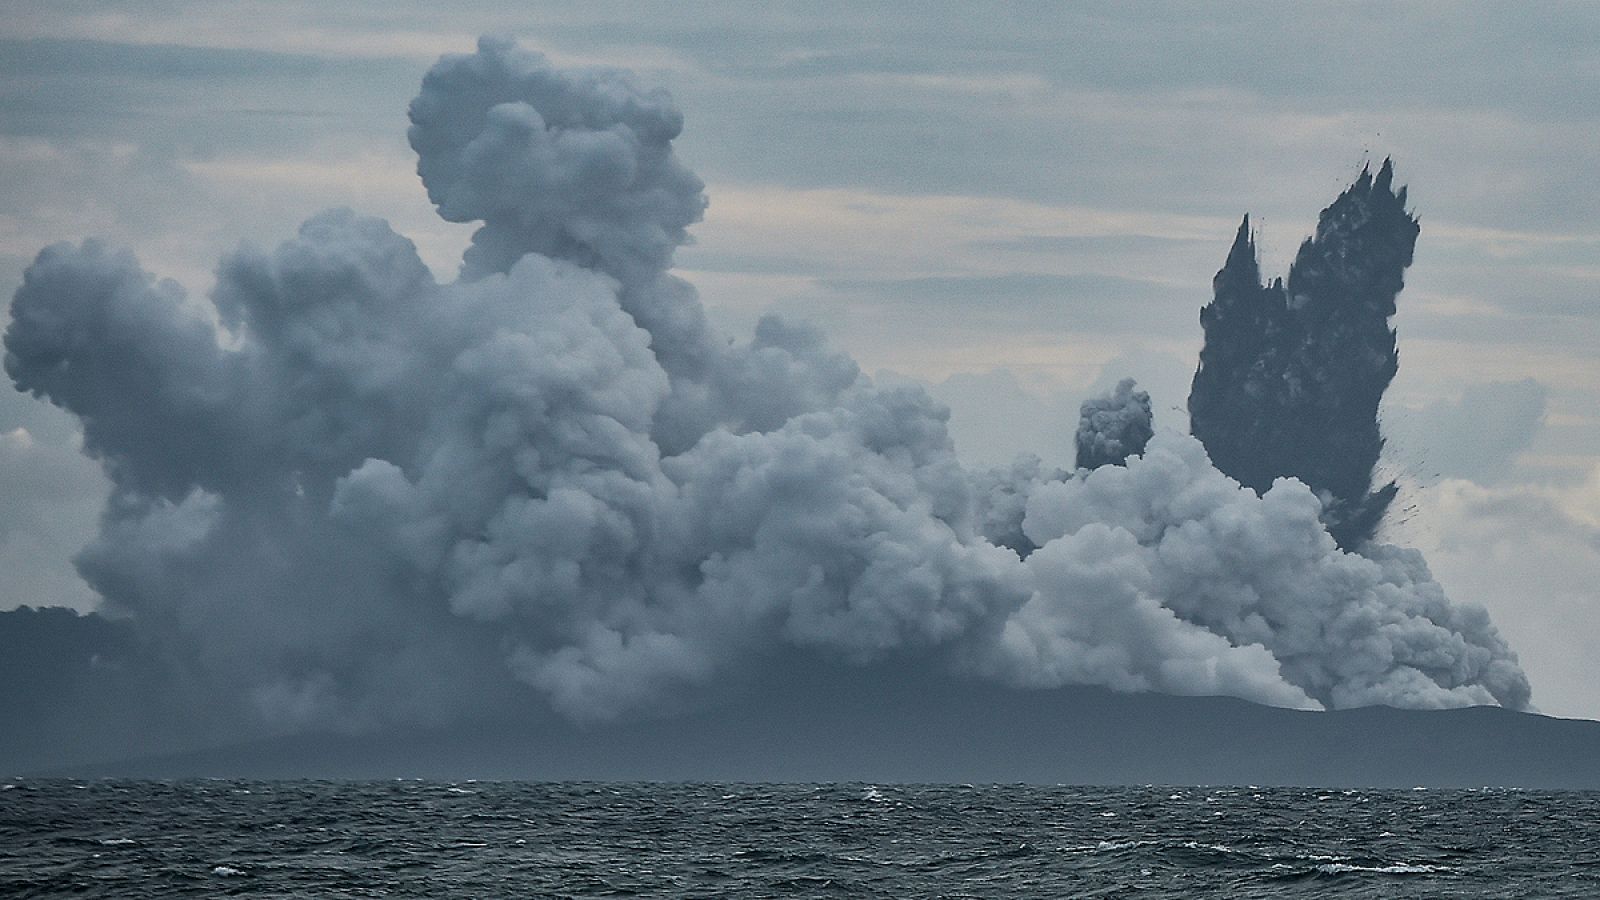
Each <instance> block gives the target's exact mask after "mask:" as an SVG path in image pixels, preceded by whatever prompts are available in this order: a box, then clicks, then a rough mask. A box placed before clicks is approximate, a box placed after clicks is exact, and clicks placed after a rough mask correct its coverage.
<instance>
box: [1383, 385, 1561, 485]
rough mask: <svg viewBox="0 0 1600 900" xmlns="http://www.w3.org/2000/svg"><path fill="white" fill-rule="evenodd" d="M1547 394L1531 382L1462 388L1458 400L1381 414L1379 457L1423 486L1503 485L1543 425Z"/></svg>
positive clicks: (1544, 388)
mask: <svg viewBox="0 0 1600 900" xmlns="http://www.w3.org/2000/svg"><path fill="white" fill-rule="evenodd" d="M1549 395H1550V391H1549V389H1548V388H1546V387H1545V386H1544V385H1542V384H1540V383H1539V382H1537V381H1534V380H1533V379H1531V378H1526V379H1523V380H1521V381H1509V382H1507V381H1496V382H1486V383H1483V384H1472V385H1467V386H1466V387H1465V388H1463V389H1462V392H1461V398H1460V399H1459V400H1454V401H1449V400H1440V401H1436V402H1434V403H1430V404H1428V405H1427V406H1424V407H1422V408H1421V409H1404V408H1392V409H1386V410H1385V411H1384V416H1383V423H1384V429H1385V431H1386V432H1387V433H1388V434H1389V435H1390V436H1391V440H1390V442H1389V446H1388V447H1387V448H1386V450H1385V458H1386V459H1387V460H1388V461H1390V462H1391V463H1392V464H1393V465H1395V466H1397V467H1399V468H1400V470H1401V471H1403V472H1405V473H1406V474H1407V475H1410V476H1412V477H1413V478H1416V479H1417V480H1419V481H1422V482H1425V483H1431V482H1434V481H1437V480H1438V479H1439V478H1441V477H1450V478H1467V479H1470V480H1472V481H1476V482H1478V483H1479V484H1495V483H1497V482H1500V481H1504V480H1506V479H1507V477H1508V476H1510V475H1511V474H1512V472H1513V466H1514V463H1515V461H1516V457H1517V454H1519V453H1521V452H1522V451H1523V450H1526V449H1528V447H1529V446H1530V445H1531V444H1532V443H1533V439H1534V437H1535V436H1536V435H1537V434H1538V433H1539V430H1540V429H1541V428H1542V427H1543V426H1544V418H1545V410H1546V406H1547V402H1548V399H1549Z"/></svg>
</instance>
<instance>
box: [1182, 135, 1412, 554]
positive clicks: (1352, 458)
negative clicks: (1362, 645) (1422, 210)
mask: <svg viewBox="0 0 1600 900" xmlns="http://www.w3.org/2000/svg"><path fill="white" fill-rule="evenodd" d="M1393 178H1394V170H1393V168H1392V166H1391V165H1390V163H1389V161H1388V160H1385V161H1384V163H1383V167H1382V168H1381V169H1380V170H1379V171H1378V175H1377V177H1376V178H1374V177H1373V176H1372V174H1371V172H1370V171H1368V170H1362V172H1361V176H1360V178H1358V179H1357V180H1356V183H1355V184H1353V185H1351V186H1350V188H1349V189H1347V190H1346V191H1345V192H1344V193H1343V194H1340V195H1339V198H1338V199H1337V200H1335V201H1334V202H1333V204H1332V205H1330V206H1329V207H1328V208H1327V209H1325V210H1323V211H1322V216H1321V218H1320V219H1319V220H1318V222H1317V231H1316V234H1315V236H1313V237H1311V238H1308V239H1307V240H1306V241H1305V243H1303V244H1301V245H1300V252H1299V253H1298V254H1297V255H1296V256H1295V260H1294V264H1293V265H1292V266H1291V267H1290V269H1289V279H1288V283H1287V284H1285V283H1284V282H1283V281H1282V280H1275V281H1273V283H1272V284H1271V285H1265V286H1264V285H1263V284H1262V283H1261V275H1260V271H1259V269H1258V267H1257V262H1256V249H1255V244H1254V242H1253V240H1252V239H1251V235H1250V219H1249V217H1248V216H1247V217H1245V220H1244V223H1243V224H1242V225H1240V226H1239V235H1238V237H1237V238H1236V239H1235V241H1234V244H1233V249H1232V250H1231V251H1230V252H1229V254H1228V260H1227V262H1226V263H1225V264H1224V265H1223V267H1222V269H1221V271H1219V272H1217V276H1216V279H1215V280H1214V281H1213V282H1212V286H1213V290H1214V293H1215V298H1214V299H1213V300H1212V302H1211V303H1210V304H1209V305H1208V306H1206V307H1205V308H1204V309H1203V310H1201V312H1200V323H1201V325H1202V327H1203V328H1204V330H1205V346H1204V347H1203V348H1202V349H1201V351H1200V367H1199V370H1198V371H1196V372H1195V376H1194V387H1193V389H1192V391H1191V393H1190V394H1189V418H1190V422H1191V423H1192V429H1193V432H1194V435H1195V436H1196V437H1198V438H1200V440H1201V442H1203V443H1204V444H1205V447H1206V451H1207V452H1208V453H1210V455H1211V459H1212V461H1213V462H1214V463H1215V464H1216V466H1217V468H1219V469H1221V470H1222V471H1224V472H1226V473H1228V474H1229V475H1231V476H1233V477H1234V478H1236V479H1238V480H1239V481H1240V483H1242V484H1245V485H1247V486H1249V487H1252V488H1254V489H1255V490H1256V491H1257V492H1261V491H1265V490H1266V489H1267V488H1268V487H1270V486H1271V485H1272V481H1273V479H1275V478H1278V477H1281V476H1293V477H1295V478H1298V479H1300V480H1301V481H1303V482H1305V483H1306V484H1308V485H1310V486H1311V488H1312V489H1313V490H1315V491H1316V492H1317V493H1318V495H1319V496H1322V497H1323V499H1324V501H1325V504H1326V511H1325V514H1324V515H1325V519H1326V521H1327V523H1328V529H1329V531H1330V532H1332V533H1333V536H1334V538H1335V539H1337V540H1338V542H1339V545H1340V546H1341V547H1344V548H1347V549H1353V548H1356V547H1359V546H1360V545H1361V544H1363V543H1364V542H1365V541H1367V540H1370V539H1371V537H1372V535H1373V532H1374V531H1375V530H1376V529H1377V526H1378V522H1379V520H1380V519H1381V518H1382V517H1383V513H1384V510H1385V509H1386V508H1387V507H1388V505H1389V502H1390V501H1391V500H1392V499H1393V498H1394V493H1395V486H1394V485H1393V484H1388V485H1384V486H1383V487H1380V488H1379V489H1377V490H1376V491H1374V490H1373V489H1372V477H1373V467H1374V466H1375V465H1376V464H1377V461H1378V454H1379V452H1380V451H1381V450H1382V449H1383V438H1382V437H1381V436H1380V435H1379V433H1378V403H1379V401H1380V400H1381V399H1382V397H1383V392H1384V390H1385V389H1386V388H1387V387H1388V386H1389V382H1390V381H1391V380H1392V379H1393V378H1394V374H1395V370H1396V368H1397V366H1398V359H1399V357H1398V355H1397V354H1396V352H1395V333H1394V330H1393V329H1391V328H1390V327H1389V317H1391V316H1393V315H1394V312H1395V295H1396V294H1398V293H1399V292H1400V288H1401V286H1402V273H1403V272H1404V270H1405V268H1406V267H1407V266H1409V265H1410V264H1411V254H1412V248H1413V247H1414V246H1415V245H1416V240H1417V233H1418V227H1417V221H1416V219H1414V218H1413V217H1412V216H1411V215H1410V214H1409V213H1407V212H1406V209H1405V205H1406V189H1405V188H1403V187H1402V188H1400V189H1399V191H1395V190H1393V189H1392V181H1393Z"/></svg>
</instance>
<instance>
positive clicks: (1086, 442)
mask: <svg viewBox="0 0 1600 900" xmlns="http://www.w3.org/2000/svg"><path fill="white" fill-rule="evenodd" d="M1152 415H1153V414H1152V412H1151V409H1150V395H1149V394H1147V393H1145V392H1144V391H1137V390H1134V380H1133V379H1132V378H1124V379H1123V380H1122V381H1120V382H1118V383H1117V386H1116V388H1114V389H1113V390H1112V391H1111V393H1110V394H1107V395H1106V396H1104V397H1096V398H1093V399H1090V400H1085V401H1084V402H1083V407H1082V408H1081V409H1079V411H1078V434H1077V441H1076V443H1077V446H1078V460H1077V461H1078V468H1080V469H1098V468H1100V467H1101V466H1120V465H1122V463H1123V462H1124V461H1125V460H1127V458H1128V457H1130V456H1135V455H1138V454H1140V453H1143V452H1144V448H1145V445H1146V444H1148V443H1150V439H1151V438H1152V437H1155V428H1154V426H1153V425H1152V421H1153V419H1152Z"/></svg>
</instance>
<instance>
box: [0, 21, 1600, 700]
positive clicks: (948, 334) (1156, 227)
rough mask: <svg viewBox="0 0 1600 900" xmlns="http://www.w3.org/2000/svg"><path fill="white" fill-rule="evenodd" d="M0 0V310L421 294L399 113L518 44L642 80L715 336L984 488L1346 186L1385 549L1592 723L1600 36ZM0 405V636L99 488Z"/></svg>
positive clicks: (1408, 28)
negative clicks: (371, 288) (388, 286)
mask: <svg viewBox="0 0 1600 900" xmlns="http://www.w3.org/2000/svg"><path fill="white" fill-rule="evenodd" d="M748 10H749V8H748V7H745V6H743V5H733V4H728V5H719V6H710V7H702V6H698V5H693V4H671V5H666V4H660V5H657V4H607V3H591V4H585V5H583V9H581V10H579V9H577V8H575V6H574V5H573V4H568V3H549V4H540V3H517V4H510V3H481V2H468V3H458V4H452V8H451V10H450V11H448V12H446V11H442V10H441V9H439V8H437V4H424V3H416V2H385V3H344V4H327V3H297V2H281V3H248V2H245V3H227V4H216V3H197V2H196V3H191V2H119V3H114V4H112V3H99V2H56V3H51V4H41V3H37V2H22V3H13V2H4V3H0V172H3V173H4V177H3V178H0V286H3V288H4V293H5V295H6V296H9V295H10V294H11V292H12V291H13V290H14V289H15V287H16V285H17V284H19V283H20V279H21V273H22V270H23V269H24V268H25V267H26V265H27V264H28V262H29V261H30V260H31V259H32V258H33V256H34V254H35V253H37V252H38V250H39V249H40V248H41V247H43V246H45V245H47V244H50V243H52V242H55V241H60V240H78V239H80V238H82V237H85V236H100V237H105V238H108V239H110V240H112V241H113V242H115V243H118V244H123V245H127V246H131V247H132V248H134V249H135V250H136V251H137V252H138V254H139V256H140V258H141V260H142V262H143V264H144V265H145V266H146V267H148V268H150V269H151V270H153V271H156V272H158V273H160V274H162V275H167V276H171V277H173V278H175V279H177V280H179V281H181V282H183V283H184V284H185V285H186V286H187V287H188V288H189V289H190V291H191V293H192V295H196V296H203V295H204V294H205V292H206V290H207V288H208V287H209V285H210V283H211V281H212V274H211V269H212V267H213V266H214V265H215V263H216V260H217V258H218V256H219V255H220V254H221V253H223V252H226V251H227V250H229V249H231V248H233V247H234V246H236V245H237V243H238V242H239V241H240V240H245V241H249V242H253V243H255V244H258V245H261V246H267V247H270V246H273V245H275V244H276V243H277V242H279V241H281V240H283V239H285V238H287V237H289V236H291V235H292V234H293V232H294V229H295V227H296V226H297V225H298V223H299V222H300V221H301V220H303V219H304V218H305V217H307V216H308V215H310V214H311V213H313V212H315V211H316V210H318V209H321V208H325V207H330V206H349V207H352V208H355V209H357V210H359V211H361V212H364V213H367V214H372V215H377V216H381V217H384V218H387V219H389V220H390V222H391V223H392V224H393V225H394V226H395V228H396V229H397V230H399V231H400V232H401V233H403V234H405V235H407V236H409V237H411V238H412V239H413V240H414V241H415V242H416V243H417V245H418V247H419V249H420V251H421V253H422V256H423V259H424V260H425V261H426V262H427V263H428V264H429V265H430V266H431V267H433V268H434V270H435V273H436V274H437V275H438V276H439V277H440V278H441V279H448V278H450V277H452V276H453V274H454V270H455V266H456V264H457V260H458V259H459V255H460V252H461V249H462V248H463V247H464V246H465V244H466V241H467V238H468V236H469V234H470V230H471V228H470V226H455V225H450V224H448V223H445V222H442V221H441V220H439V219H438V218H437V217H436V216H435V215H434V214H433V212H432V210H431V208H430V207H429V205H428V202H427V198H426V196H425V195H424V194H423V192H422V189H421V187H420V185H419V184H418V182H417V178H416V176H415V174H414V170H415V161H414V158H413V155H412V153H411V151H410V150H409V148H408V147H407V146H406V141H405V108H406V103H407V101H408V100H409V99H410V98H411V97H412V96H413V95H414V94H415V92H416V88H417V83H418V80H419V79H420V77H421V75H422V73H423V72H424V71H425V70H426V69H427V67H428V66H429V65H430V64H431V63H432V61H433V60H434V59H435V58H436V57H437V56H438V55H439V54H441V53H446V52H466V51H469V50H471V48H472V46H473V42H474V40H475V38H476V36H477V35H478V34H480V33H484V32H498V33H504V34H509V35H514V36H516V37H518V38H519V39H520V40H521V41H522V43H523V44H524V45H526V46H529V47H532V48H535V49H539V50H541V51H543V52H544V53H546V54H547V55H549V56H550V57H551V58H552V59H554V60H556V61H557V62H560V63H564V64H580V65H581V64H598V65H613V66H622V67H627V68H631V69H633V70H635V71H637V72H638V73H639V74H640V77H641V79H643V80H644V81H646V82H647V83H654V84H660V85H663V86H665V87H667V88H668V89H669V90H670V91H671V92H672V93H673V95H674V96H675V97H676V99H677V103H678V106H679V107H680V108H681V109H682V110H683V112H684V115H685V118H686V127H685V130H684V134H683V136H682V137H681V138H680V139H679V141H678V142H677V149H678V153H679V155H680V156H681V158H682V159H683V161H684V162H685V163H686V164H687V165H689V166H690V167H691V168H693V169H694V170H695V171H696V172H697V173H698V174H699V175H700V176H701V177H702V178H703V179H704V180H705V181H706V183H707V193H708V194H709V196H710V198H711V205H710V209H709V210H708V213H707V215H706V218H705V221H704V222H703V223H702V224H700V225H699V226H697V227H696V228H695V229H694V234H695V236H696V241H697V243H696V244H695V245H694V246H692V247H689V248H687V249H686V250H684V251H682V252H681V253H680V254H679V257H678V258H679V264H680V270H681V273H682V274H683V275H684V276H685V277H686V278H688V279H689V280H690V281H691V282H693V283H694V284H695V285H696V287H697V288H698V289H699V290H700V292H701V294H702V296H703V298H704V300H705V302H706V304H707V306H708V307H709V309H710V310H711V313H712V315H713V317H714V318H715V319H716V320H717V321H718V322H719V323H720V324H721V325H722V327H723V328H724V329H725V330H727V331H728V332H730V333H734V334H746V333H748V331H749V329H750V328H751V327H752V325H753V323H754V322H755V320H756V318H757V317H758V316H759V315H760V314H762V313H764V312H769V311H777V312H781V313H783V314H784V315H786V316H791V317H795V318H801V319H806V320H810V321H812V322H814V323H816V324H818V325H819V326H820V327H822V328H823V329H824V330H825V331H826V332H827V333H828V334H829V335H830V337H831V338H832V340H834V341H835V342H836V343H838V344H839V345H841V346H842V347H844V348H845V349H847V350H848V351H849V352H851V353H852V354H853V355H854V356H855V357H856V358H857V359H858V360H859V361H860V362H861V364H862V366H863V368H864V369H866V370H867V371H869V372H883V373H894V374H897V375H900V376H905V377H910V378H915V379H919V380H922V381H924V382H927V383H928V384H930V385H932V386H933V387H934V390H935V393H936V395H937V396H939V397H940V398H941V399H943V400H944V401H945V402H947V403H949V404H950V405H951V406H952V409H953V419H952V430H953V433H954V435H955V439H956V441H957V447H958V450H959V451H960V452H961V453H962V454H963V456H964V457H966V458H967V460H968V461H969V462H972V463H975V464H990V463H1000V462H1004V461H1006V460H1008V459H1009V458H1010V457H1011V456H1012V455H1013V454H1015V453H1016V452H1018V451H1024V450H1026V451H1031V452H1035V453H1038V454H1039V455H1040V456H1042V457H1044V458H1045V459H1046V460H1047V461H1051V462H1056V463H1067V462H1070V457H1071V433H1072V428H1073V426H1074V424H1075V419H1076V410H1077V405H1078V403H1079V402H1080V401H1081V400H1082V399H1083V398H1084V397H1085V396H1086V395H1087V394H1088V393H1089V392H1090V391H1091V390H1098V389H1101V388H1103V387H1106V386H1108V385H1110V384H1113V383H1115V381H1116V380H1117V379H1119V378H1121V377H1124V376H1133V377H1136V378H1138V379H1139V380H1140V383H1141V385H1142V386H1143V387H1145V388H1146V389H1148V390H1150V392H1151V393H1152V395H1153V396H1154V399H1155V402H1156V406H1157V409H1158V424H1165V425H1168V426H1172V427H1179V428H1181V427H1184V425H1185V423H1184V419H1183V416H1182V413H1181V409H1182V407H1183V404H1184V400H1185V397H1186V395H1187V387H1188V378H1189V376H1190V375H1191V374H1192V371H1193V365H1194V359H1195V354H1196V352H1197V350H1198V347H1199V341H1200V329H1199V323H1198V319H1197V311H1198V309H1199V307H1200V306H1201V305H1202V304H1203V303H1205V302H1206V301H1207V300H1208V299H1209V297H1210V279H1211V276H1212V274H1213V273H1214V272H1215V271H1216V269H1217V268H1218V267H1219V266H1220V265H1221V263H1222V260H1223V257H1224V255H1225V253H1226V250H1227V247H1228V245H1229V243H1230V242H1231V239H1232V237H1233V232H1234V229H1235V228H1236V227H1237V225H1238V221H1239V218H1240V217H1241V216H1242V215H1243V214H1245V213H1246V212H1248V213H1250V214H1251V221H1252V223H1253V224H1254V225H1255V226H1256V227H1257V228H1258V229H1259V239H1260V244H1261V247H1262V249H1263V256H1264V258H1263V264H1264V265H1263V268H1264V270H1265V271H1267V272H1268V273H1271V274H1277V273H1281V272H1282V271H1283V270H1284V269H1285V268H1286V267H1287V264H1288V262H1289V260H1290V259H1291V258H1292V256H1293V254H1294V250H1295V248H1296V247H1297V246H1298V244H1299V241H1300V240H1301V239H1302V238H1303V237H1304V236H1305V235H1306V234H1307V232H1308V230H1309V229H1310V228H1311V227H1312V225H1313V224H1314V223H1315V221H1316V214H1317V212H1318V210H1320V209H1321V208H1322V207H1323V206H1324V205H1326V204H1327V203H1328V202H1329V201H1331V200H1332V199H1333V197H1334V196H1335V195H1336V194H1337V193H1338V192H1339V191H1340V190H1341V189H1342V188H1343V187H1344V186H1345V185H1346V184H1348V183H1349V182H1350V181H1351V180H1352V179H1353V178H1354V177H1355V176H1356V174H1357V173H1358V172H1359V170H1360V168H1361V166H1362V165H1363V164H1365V163H1367V162H1368V161H1371V162H1373V163H1376V162H1378V161H1381V159H1382V158H1383V157H1385V156H1392V157H1393V158H1394V159H1395V161H1396V169H1397V178H1398V180H1400V181H1401V182H1404V183H1407V184H1409V185H1410V188H1411V199H1412V203H1413V204H1414V206H1415V209H1416V212H1417V214H1418V216H1419V218H1420V220H1421V224H1422V234H1421V237H1420V239H1419V241H1418V245H1417V255H1416V263H1415V265H1414V266H1413V267H1412V268H1411V269H1410V271H1409V273H1408V277H1407V287H1406V289H1405V291H1404V292H1403V293H1402V294H1401V296H1400V299H1399V307H1400V313H1399V316H1398V317H1397V319H1396V326H1397V327H1398V329H1399V334H1400V338H1399V344H1400V358H1401V367H1400V374H1399V377H1398V378H1397V379H1396V381H1395V383H1394V386H1393V388H1392V389H1391V391H1390V394H1389V398H1388V401H1387V409H1386V414H1385V420H1386V426H1387V429H1388V433H1389V435H1390V452H1389V453H1388V462H1387V466H1388V468H1389V470H1390V472H1391V474H1392V475H1393V476H1394V477H1398V478H1400V479H1401V481H1402V483H1403V485H1404V486H1405V490H1404V492H1403V494H1402V499H1401V500H1400V501H1399V502H1398V503H1397V504H1396V515H1395V517H1394V518H1395V521H1394V523H1393V524H1392V525H1391V527H1390V528H1389V530H1388V532H1387V534H1388V537H1389V538H1390V539H1391V540H1393V541H1395V542H1397V543H1401V544H1406V545H1409V546H1416V547H1419V548H1421V549H1422V550H1424V551H1425V553H1426V554H1427V556H1428V559H1429V561H1430V563H1431V565H1432V566H1433V568H1434V571H1435V574H1436V575H1437V576H1438V577H1439V580H1440V581H1441V582H1442V583H1443V584H1444V586H1445V587H1446V588H1447V590H1449V592H1450V593H1451V596H1452V597H1453V598H1455V599H1456V600H1458V601H1466V602H1476V603H1481V604H1483V605H1485V606H1487V607H1488V608H1489V609H1490V611H1491V613H1492V614H1493V616H1494V618H1495V621H1496V623H1497V624H1498V625H1499V627H1500V628H1501V630H1502V631H1503V632H1504V633H1505V634H1506V636H1507V638H1508V639H1509V640H1510V642H1511V643H1512V646H1513V647H1514V648H1516V649H1517V650H1518V651H1519V652H1520V653H1521V655H1522V659H1523V663H1524V665H1525V667H1526V669H1527V671H1528V673H1529V677H1530V678H1531V679H1532V680H1533V684H1534V691H1535V693H1534V700H1535V703H1536V704H1537V705H1538V706H1539V707H1540V708H1541V709H1542V710H1544V711H1546V712H1552V713H1557V714H1566V715H1584V716H1589V717H1600V673H1597V672H1596V671H1595V669H1594V667H1593V666H1592V664H1590V663H1589V662H1588V660H1590V659H1592V644H1593V642H1594V641H1595V640H1596V639H1597V638H1600V595H1597V593H1596V589H1595V587H1594V586H1595V585H1597V584H1600V353H1597V352H1596V351H1597V350H1600V303H1597V302H1596V289H1597V288H1600V222H1597V221H1596V214H1595V210H1596V209H1600V178H1596V177H1595V176H1596V173H1597V172H1600V142H1597V141H1595V139H1594V136H1595V135H1596V134H1600V9H1597V8H1596V7H1594V6H1592V5H1586V4H1583V5H1580V4H1571V5H1561V4H1540V5H1537V6H1533V7H1524V6H1520V5H1510V4H1502V5H1495V6H1490V5H1478V4H1457V3H1419V4H1410V5H1406V6H1403V7H1397V6H1393V5H1389V4H1371V5H1363V4H1351V3H1341V4H1312V3H1303V4H1261V5H1249V4H1230V5H1227V6H1225V7H1224V6H1220V5H1215V4H1207V5H1198V4H1197V5H1189V6H1169V5H1163V4H1120V3H1118V4H1105V5H1093V4H1077V5H1074V6H1073V7H1072V9H1071V10H1063V9H1061V8H1058V7H1057V6H1056V5H1054V4H1040V5H1018V6H1004V7H1000V6H995V7H980V6H976V5H973V4H967V3H961V4H950V5H937V4H924V5H919V6H918V7H917V8H915V9H908V8H906V7H905V6H904V5H901V4H895V5H892V6H882V7H864V6H862V5H860V4H839V5H836V6H824V5H821V4H807V5H805V6H804V7H800V6H794V7H788V6H771V7H764V9H763V12H761V13H760V14H759V15H753V14H751V13H750V12H749V11H748ZM74 427H75V426H74V425H73V423H72V421H71V420H70V419H69V418H68V417H66V416H65V415H62V414H58V413H56V412H55V411H54V410H52V409H50V408H48V407H46V406H44V405H43V404H42V403H39V402H37V401H34V400H32V399H30V398H27V397H25V396H23V395H20V394H16V393H14V392H11V391H9V390H8V391H6V392H5V393H4V394H3V395H0V608H10V607H14V606H17V605H20V604H24V603H27V604H33V605H44V604H65V605H72V606H76V607H78V608H80V609H87V608H92V607H93V606H94V604H95V602H96V599H95V597H94V596H93V594H92V592H90V591H89V589H88V588H87V587H85V586H84V585H83V584H82V583H81V582H80V581H79V580H78V579H77V577H76V575H75V573H74V572H73V570H72V566H71V563H70V557H71V556H72V554H73V553H74V552H75V551H76V550H77V549H78V548H79V547H81V546H82V545H83V544H84V543H85V542H86V541H87V540H88V539H89V538H90V537H91V536H92V534H93V531H94V525H95V517H96V515H97V511H98V509H99V508H100V505H101V503H102V502H103V499H104V490H105V488H104V482H103V480H102V478H101V476H100V474H99V470H98V468H97V467H96V466H95V465H93V464H92V463H89V462H88V461H86V460H83V459H82V458H81V457H80V456H78V455H77V453H76V450H75V440H76V435H75V431H74Z"/></svg>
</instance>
